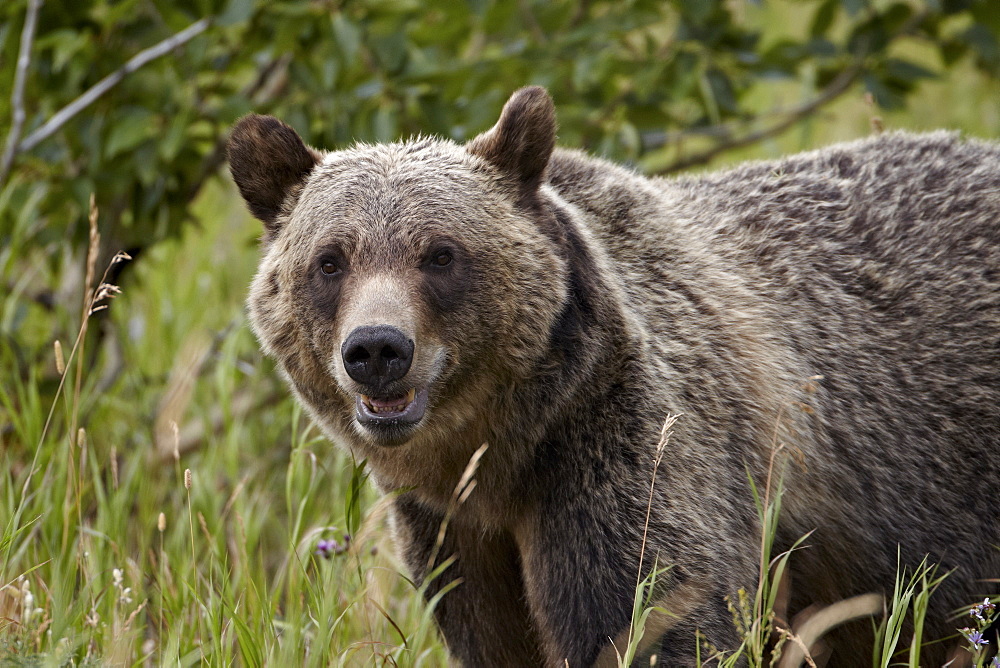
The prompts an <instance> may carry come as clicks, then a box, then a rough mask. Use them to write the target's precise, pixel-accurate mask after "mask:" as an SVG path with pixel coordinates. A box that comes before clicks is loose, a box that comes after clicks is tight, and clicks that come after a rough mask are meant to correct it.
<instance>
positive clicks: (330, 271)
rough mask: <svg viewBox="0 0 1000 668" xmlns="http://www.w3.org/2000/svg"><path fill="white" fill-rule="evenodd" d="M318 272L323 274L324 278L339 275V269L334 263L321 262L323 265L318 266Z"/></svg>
mask: <svg viewBox="0 0 1000 668" xmlns="http://www.w3.org/2000/svg"><path fill="white" fill-rule="evenodd" d="M319 270H320V271H322V272H323V274H324V275H326V276H333V275H334V274H339V273H340V267H338V266H337V265H336V264H335V263H333V262H330V261H329V260H326V261H325V262H323V264H321V265H320V267H319Z"/></svg>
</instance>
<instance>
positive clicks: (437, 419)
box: [228, 87, 568, 465]
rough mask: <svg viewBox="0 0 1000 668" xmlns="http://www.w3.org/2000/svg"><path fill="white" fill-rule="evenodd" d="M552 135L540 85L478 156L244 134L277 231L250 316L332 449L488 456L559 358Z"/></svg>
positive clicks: (275, 125)
mask: <svg viewBox="0 0 1000 668" xmlns="http://www.w3.org/2000/svg"><path fill="white" fill-rule="evenodd" d="M555 131H556V124H555V114H554V110H553V106H552V101H551V99H550V98H549V95H548V93H547V92H546V91H545V90H544V89H541V88H537V87H531V88H524V89H521V90H519V91H517V92H516V93H515V94H514V95H513V96H512V97H511V98H510V100H509V101H508V102H507V104H506V105H505V107H504V109H503V112H502V114H501V117H500V119H499V121H498V122H497V124H496V125H495V126H494V127H493V128H492V129H491V130H489V131H488V132H486V133H484V134H482V135H480V136H478V137H476V138H475V139H473V140H472V141H471V142H469V143H467V144H465V145H464V146H462V145H458V144H455V143H453V142H451V141H446V140H440V139H428V138H417V139H413V140H410V141H405V142H400V143H394V144H384V145H374V146H372V145H358V146H355V147H353V148H349V149H347V150H343V151H333V152H321V151H316V150H314V149H311V148H309V147H307V146H306V145H305V144H304V143H303V142H302V140H301V139H300V137H299V136H298V135H297V134H296V133H295V131H294V130H292V129H291V128H290V127H289V126H287V125H285V124H284V123H282V122H281V121H279V120H277V119H275V118H271V117H267V116H258V115H250V116H247V117H245V118H243V119H241V120H240V122H239V123H238V124H237V125H236V127H235V128H234V130H233V132H232V136H231V139H230V141H229V149H228V150H229V161H230V165H231V170H232V174H233V178H234V179H235V181H236V184H237V186H238V187H239V189H240V192H241V194H242V195H243V197H244V198H245V200H246V202H247V205H248V206H249V208H250V211H251V212H252V213H253V214H254V215H255V216H256V217H257V218H259V219H260V220H261V221H262V222H263V223H264V226H265V234H264V239H263V258H262V260H261V264H260V268H259V271H258V273H257V275H256V277H255V278H254V280H253V285H252V286H251V293H250V297H249V313H250V319H251V322H252V325H253V328H254V331H255V332H256V334H257V336H258V338H259V339H260V341H261V344H262V346H263V348H264V350H265V351H266V352H267V353H268V354H269V355H271V356H273V357H274V358H276V359H277V360H278V362H279V363H280V365H281V367H282V370H283V371H284V373H285V375H286V376H287V377H288V379H289V380H290V382H291V383H292V385H293V387H294V388H295V391H296V392H297V394H298V395H299V397H300V399H302V400H303V401H304V403H305V404H306V405H307V406H308V407H309V408H310V410H311V412H312V413H313V415H314V416H315V417H316V418H317V419H318V421H319V422H320V423H321V425H322V426H323V427H324V429H325V430H326V431H327V433H328V434H330V435H331V436H333V437H334V438H335V440H340V441H342V442H344V443H345V444H347V445H349V446H350V447H351V448H352V449H354V450H356V451H357V450H360V451H361V453H362V454H364V455H365V456H370V455H371V454H372V453H373V452H375V451H377V450H380V449H381V450H384V449H385V446H404V448H406V449H410V448H425V449H426V448H431V449H434V448H438V449H440V448H445V447H450V446H448V445H445V444H448V443H451V442H463V443H465V442H467V443H468V444H470V445H473V446H478V445H479V444H481V443H482V442H483V441H485V440H488V439H489V437H490V433H489V431H490V428H491V426H490V424H489V422H490V420H491V415H492V412H493V411H494V410H495V409H496V407H497V406H501V405H503V402H504V401H505V400H506V399H509V397H507V396H506V395H507V394H509V393H510V392H511V388H512V387H515V386H516V385H517V383H518V382H520V380H521V379H523V378H525V377H527V376H528V375H529V374H531V373H532V370H533V369H535V368H536V367H537V366H538V365H539V364H544V363H545V361H544V357H545V355H546V351H547V348H548V346H549V338H550V332H551V330H552V328H553V325H554V323H555V322H556V319H557V318H558V316H559V314H560V312H561V311H562V310H563V307H564V305H565V303H566V300H567V291H568V288H567V280H566V272H567V269H566V259H565V258H564V257H563V254H562V252H561V251H560V248H561V244H560V242H559V233H558V231H557V228H558V226H557V224H556V221H555V220H554V218H553V215H552V214H551V213H550V212H548V209H547V207H545V206H543V205H542V199H543V198H542V196H541V194H540V192H539V190H540V188H541V187H542V184H543V182H544V179H545V172H546V167H547V165H548V162H549V159H550V156H551V154H552V151H553V146H554V142H555ZM465 461H466V459H461V458H460V463H461V464H462V465H464V463H465Z"/></svg>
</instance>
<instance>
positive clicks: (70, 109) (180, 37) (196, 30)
mask: <svg viewBox="0 0 1000 668" xmlns="http://www.w3.org/2000/svg"><path fill="white" fill-rule="evenodd" d="M211 23H212V19H211V18H204V19H201V20H199V21H195V22H194V23H192V24H191V25H189V26H188V27H187V28H185V29H184V30H182V31H180V32H179V33H177V34H176V35H173V36H171V37H168V38H166V39H165V40H163V41H162V42H160V43H158V44H156V45H155V46H151V47H149V48H148V49H145V50H143V51H140V52H139V53H137V54H136V55H135V56H133V57H132V59H131V60H129V61H128V62H127V63H125V64H124V65H123V66H122V67H120V68H119V69H117V70H115V71H114V72H112V73H111V74H109V75H108V76H106V77H104V78H103V79H101V80H100V81H98V82H97V83H96V84H94V85H93V86H91V87H90V88H89V89H87V92H85V93H84V94H83V95H81V96H80V97H78V98H76V99H75V100H73V101H72V102H70V103H69V104H67V105H66V106H65V107H63V108H62V109H60V110H59V111H57V112H56V113H55V114H54V115H53V116H52V118H50V119H49V120H47V121H46V122H45V124H44V125H42V127H40V128H38V129H37V130H35V131H34V132H32V133H31V134H30V135H28V136H27V137H25V139H24V141H22V142H21V143H20V144H19V145H18V147H17V152H18V153H23V152H25V151H30V150H31V149H33V148H35V147H36V146H38V144H40V143H41V142H43V141H45V140H46V139H48V138H49V137H51V136H52V135H53V134H55V133H56V132H58V130H59V128H61V127H62V126H64V125H65V124H66V123H67V122H68V121H69V120H70V119H71V118H73V117H74V116H76V115H77V114H79V113H80V112H81V111H83V110H84V109H86V108H87V107H89V106H90V105H91V104H93V103H94V102H95V101H97V99H98V98H99V97H101V96H102V95H104V94H105V93H107V92H108V91H109V90H111V89H112V88H114V87H115V86H117V85H118V84H119V83H121V82H122V80H123V79H125V77H127V76H128V75H130V74H132V73H133V72H135V71H136V70H138V69H139V68H141V67H143V66H144V65H146V64H147V63H149V62H151V61H153V60H156V59H157V58H159V57H160V56H163V55H166V54H167V53H169V52H170V51H172V50H174V49H176V48H177V47H179V46H181V45H183V44H186V43H187V42H189V41H191V40H192V39H194V38H195V37H197V36H198V35H200V34H201V33H203V32H205V30H206V29H207V28H208V26H209V25H210V24H211Z"/></svg>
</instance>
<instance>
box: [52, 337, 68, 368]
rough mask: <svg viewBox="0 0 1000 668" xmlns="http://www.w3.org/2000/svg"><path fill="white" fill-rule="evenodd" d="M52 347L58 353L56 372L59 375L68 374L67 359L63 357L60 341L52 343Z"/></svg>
mask: <svg viewBox="0 0 1000 668" xmlns="http://www.w3.org/2000/svg"><path fill="white" fill-rule="evenodd" d="M52 347H53V348H54V349H55V353H56V371H57V372H59V375H60V376H61V375H63V374H64V373H66V359H65V358H64V357H63V349H62V344H61V343H59V339H56V340H55V341H53V342H52Z"/></svg>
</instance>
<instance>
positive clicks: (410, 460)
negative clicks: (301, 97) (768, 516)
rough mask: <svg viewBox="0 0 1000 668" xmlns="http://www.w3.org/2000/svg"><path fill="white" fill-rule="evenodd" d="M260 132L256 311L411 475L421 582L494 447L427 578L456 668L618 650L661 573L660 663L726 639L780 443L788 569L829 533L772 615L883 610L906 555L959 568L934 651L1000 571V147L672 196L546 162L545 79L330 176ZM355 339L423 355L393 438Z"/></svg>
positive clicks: (753, 568)
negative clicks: (325, 270) (417, 401)
mask: <svg viewBox="0 0 1000 668" xmlns="http://www.w3.org/2000/svg"><path fill="white" fill-rule="evenodd" d="M276 124H278V122H277V121H274V120H273V119H270V120H269V119H265V118H263V117H258V116H250V117H248V118H246V119H244V120H242V121H241V122H240V123H239V124H238V125H237V127H236V129H235V130H234V133H233V136H234V139H233V140H232V141H231V144H230V160H231V162H232V164H233V175H234V178H235V180H236V182H237V184H238V185H239V187H240V191H241V192H242V193H243V195H244V197H246V198H247V201H248V204H249V205H250V208H251V211H254V212H255V214H256V215H258V216H259V217H261V218H262V219H263V220H264V222H265V224H267V226H268V229H269V235H268V237H267V239H266V240H265V246H264V255H263V259H262V261H261V265H260V270H259V272H258V274H257V276H256V277H255V279H254V282H253V286H252V288H251V295H250V299H249V307H250V316H251V321H252V323H253V326H254V329H255V332H256V333H257V335H258V337H259V339H260V341H261V343H262V346H263V348H264V350H265V351H266V352H267V353H268V354H270V355H272V356H274V357H275V358H276V359H277V360H278V361H279V363H280V365H281V368H282V370H283V372H284V373H285V374H286V376H287V377H288V379H289V381H290V383H291V385H292V387H293V389H294V390H295V392H296V394H297V395H298V397H299V398H300V399H301V400H302V402H303V403H304V405H305V406H306V407H307V408H308V409H309V410H310V411H311V413H312V415H313V416H314V418H315V419H316V420H317V422H318V423H319V424H320V425H322V427H323V428H324V430H325V431H326V433H327V434H328V435H329V436H330V437H331V438H332V439H333V440H334V441H336V442H338V443H340V444H342V445H344V446H346V447H348V448H350V449H351V450H352V451H353V452H355V453H356V455H357V456H358V457H359V458H366V459H367V460H368V462H369V465H370V467H371V470H372V472H373V475H374V478H375V479H376V481H377V483H378V485H379V486H380V487H381V488H382V489H383V490H386V491H389V490H396V489H401V488H412V489H410V490H409V491H406V492H404V493H401V494H400V495H399V496H398V499H397V501H396V503H395V510H394V525H395V527H396V533H397V538H398V541H399V548H400V551H401V553H402V555H403V557H404V558H405V560H406V561H407V563H408V565H409V566H410V568H411V569H412V570H413V573H414V575H415V576H416V577H417V578H422V577H423V576H424V574H425V572H426V567H427V562H428V559H429V558H430V556H431V554H432V553H433V550H434V541H435V539H436V536H437V534H438V527H439V526H440V524H441V521H442V520H443V518H444V514H445V511H446V508H447V507H448V502H449V500H450V498H451V494H452V491H453V489H454V487H455V484H456V483H457V482H458V480H459V478H460V476H461V475H462V472H463V470H464V469H465V466H466V464H467V462H468V461H469V458H470V457H471V456H472V454H473V452H475V451H476V449H477V448H479V446H480V445H481V444H483V443H487V442H488V443H489V444H490V448H489V449H488V450H487V452H486V454H485V455H484V457H483V459H482V461H481V462H480V464H479V468H478V470H477V473H476V480H477V484H478V485H477V487H476V489H475V490H474V491H473V493H472V494H471V496H469V498H468V500H467V501H466V502H465V503H464V504H463V505H462V506H461V508H460V509H459V511H458V513H457V515H456V516H455V517H454V518H453V519H452V522H451V524H450V526H449V529H448V532H447V536H446V540H445V544H444V545H443V546H442V549H441V550H440V553H439V558H438V562H440V560H441V559H444V558H447V557H451V556H454V557H455V563H454V564H453V565H451V566H450V567H449V568H448V569H447V570H445V571H444V574H443V575H442V576H440V577H439V578H438V581H437V582H434V583H432V584H431V586H430V587H429V591H430V593H431V594H433V593H434V592H436V591H439V589H440V587H441V586H442V585H443V584H445V583H447V582H450V581H453V580H455V579H456V578H461V584H459V585H458V586H457V587H456V588H455V589H454V590H452V591H451V592H449V593H448V594H447V595H445V596H444V598H443V599H442V601H441V602H440V603H439V605H438V607H437V609H436V611H435V612H436V615H437V618H438V621H439V623H440V626H441V629H442V631H443V634H444V637H445V639H446V641H447V643H448V646H449V649H450V650H451V652H452V653H453V655H454V656H455V657H456V658H457V659H458V660H460V661H461V662H463V663H464V664H466V665H476V666H479V665H498V666H511V665H525V666H529V665H538V664H540V663H544V664H546V665H551V666H556V665H558V666H562V665H564V662H565V661H568V662H569V665H570V666H586V665H590V664H592V663H594V662H595V661H597V660H598V657H599V655H601V654H602V651H604V655H603V656H604V657H607V656H608V654H607V652H606V651H605V650H606V648H607V646H608V644H609V642H610V641H609V638H614V637H619V634H620V633H621V632H622V631H623V629H625V628H626V627H627V625H628V623H629V618H630V614H631V606H632V599H633V595H634V588H635V583H636V575H637V574H638V573H640V572H641V573H643V574H645V573H648V572H649V569H651V568H652V567H653V564H654V563H658V564H659V565H660V566H665V565H669V566H670V567H671V568H670V570H669V571H668V572H667V573H666V574H665V575H664V576H663V577H662V578H661V579H660V581H659V590H660V593H659V595H658V596H659V597H660V598H661V600H666V601H671V600H673V601H677V602H678V605H679V607H680V608H681V610H679V611H678V612H680V613H681V614H680V615H679V617H677V618H676V619H671V620H670V623H663V624H657V625H656V626H657V627H658V628H659V629H660V630H662V631H663V635H662V639H661V646H660V647H659V648H658V650H657V652H658V655H659V660H660V665H668V666H674V665H676V666H688V665H692V663H693V661H694V655H695V641H694V637H695V629H696V628H697V629H700V630H701V631H702V633H703V634H704V635H705V636H706V637H707V639H708V640H709V641H710V642H711V643H713V644H714V645H716V646H718V647H720V648H729V649H733V648H735V647H736V646H737V645H738V638H737V636H736V631H735V629H734V627H733V624H732V619H731V616H730V613H729V611H728V610H727V608H726V602H725V597H726V596H731V595H733V594H735V592H736V591H737V590H738V589H739V588H741V587H742V588H745V589H748V590H752V589H753V588H754V587H755V586H756V574H757V570H758V564H757V558H758V556H757V555H758V550H759V544H760V536H759V526H758V521H757V516H756V512H755V510H754V505H753V499H752V495H751V492H750V489H749V485H748V483H747V472H748V471H749V473H750V475H752V476H753V477H754V478H755V480H756V481H757V482H758V484H762V483H763V480H764V477H765V470H766V465H767V458H768V455H769V453H770V451H771V448H772V447H773V445H774V444H775V443H782V444H784V445H785V446H786V448H787V451H788V452H792V453H794V454H795V459H796V460H797V461H798V463H797V464H792V465H791V466H789V467H788V468H787V470H786V475H785V485H786V487H787V494H786V496H785V501H784V507H783V509H782V517H781V525H780V529H779V535H778V539H777V540H778V544H777V545H776V550H781V549H785V548H787V547H789V546H790V545H791V543H792V542H793V541H794V540H796V539H797V538H798V537H800V536H802V535H803V534H805V533H806V532H808V531H813V530H814V531H815V533H814V534H813V536H812V537H811V538H810V540H809V547H808V549H805V550H802V551H800V552H797V553H796V554H795V555H794V556H793V557H792V561H791V564H792V578H791V580H792V582H791V592H792V600H791V603H790V606H789V614H794V613H795V612H796V611H797V610H801V609H802V608H804V607H805V606H806V605H809V604H812V603H819V604H822V603H830V602H834V601H836V600H838V599H840V598H844V597H847V596H851V595H855V594H859V593H864V592H868V591H891V589H892V585H893V581H894V577H895V574H896V571H897V562H896V555H897V547H898V549H899V552H900V555H901V561H902V563H903V564H904V565H908V566H914V565H915V564H917V563H919V562H920V560H921V559H922V558H923V557H924V555H930V559H931V560H932V561H933V562H936V563H940V564H941V566H942V568H945V569H951V568H954V569H956V570H955V572H954V573H953V574H952V575H951V576H950V577H949V578H948V580H947V581H946V583H945V584H944V585H943V586H942V588H941V589H940V590H939V591H938V593H937V594H935V596H934V597H933V598H932V599H931V601H932V608H931V611H930V614H929V616H928V626H927V631H928V637H932V638H933V637H940V636H943V635H946V634H948V633H949V631H950V629H952V628H953V627H954V624H953V623H952V622H949V621H948V619H947V616H948V613H949V611H950V610H952V609H953V608H956V607H958V606H959V605H963V604H968V603H970V602H971V601H973V600H974V599H975V598H976V597H977V596H979V595H981V594H983V593H984V591H983V590H984V589H988V585H984V584H982V583H981V579H982V578H985V577H997V576H998V575H1000V551H998V550H996V549H995V548H994V547H992V545H993V544H996V543H997V542H1000V519H998V517H1000V514H998V513H997V512H996V510H995V508H996V501H995V490H994V488H995V485H996V482H997V481H998V480H1000V460H998V459H997V457H996V456H995V450H996V446H997V443H998V440H1000V224H998V220H1000V148H998V147H997V146H995V145H992V144H987V143H980V142H972V141H969V142H962V141H960V140H959V139H958V138H956V137H955V136H954V135H950V134H946V133H935V134H929V135H923V136H911V135H906V134H890V135H886V136H882V137H879V138H873V139H870V140H865V141H861V142H856V143H852V144H844V145H840V146H835V147H831V148H828V149H824V150H822V151H817V152H813V153H807V154H803V155H800V156H793V157H791V158H787V159H785V160H781V161H776V162H770V163H757V164H751V165H747V166H744V167H741V168H738V169H736V170H733V171H729V172H725V173H722V174H719V175H711V176H707V177H701V178H696V179H681V180H674V181H666V180H658V179H648V178H644V177H642V176H640V175H637V174H635V173H634V172H631V171H628V170H626V169H623V168H621V167H617V166H614V165H611V164H609V163H607V162H603V161H601V160H597V159H594V158H591V157H588V156H585V155H583V154H582V153H578V152H574V151H566V150H561V149H555V150H553V148H552V145H553V141H554V137H555V121H554V114H553V110H552V104H551V100H550V99H549V97H548V95H547V94H546V93H545V92H544V91H543V90H541V89H538V88H528V89H523V90H521V91H518V92H517V93H515V94H514V96H513V97H512V98H511V101H510V102H508V104H507V106H506V107H505V108H504V111H503V113H502V115H501V118H500V121H499V122H498V123H497V125H496V126H495V127H494V128H493V129H492V130H490V131H489V132H487V133H485V134H484V135H481V136H480V137H477V138H476V139H474V140H473V141H472V142H470V143H469V144H468V145H467V146H465V147H462V146H458V145H456V144H453V143H451V142H448V141H444V140H437V139H416V140H412V141H409V142H402V143H398V144H389V145H376V146H365V145H360V146H357V147H354V148H351V149H348V150H345V151H339V152H332V153H327V154H323V155H319V154H314V153H313V152H312V151H311V150H310V149H308V148H306V147H305V146H304V145H303V144H302V143H301V140H298V139H297V137H296V138H295V141H292V139H291V137H290V136H289V135H288V132H290V130H286V128H287V126H283V125H280V124H278V125H276ZM266 128H271V129H272V130H273V129H274V128H279V129H277V130H273V131H270V132H265V131H264V130H263V129H266ZM442 248H444V249H447V251H448V252H449V253H450V254H451V257H453V258H454V260H453V262H451V263H450V264H448V266H447V267H437V266H435V265H433V263H432V262H431V261H430V260H429V258H432V257H435V254H436V253H439V252H440V251H441V249H442ZM322 262H326V263H328V264H332V265H336V266H337V267H338V269H339V271H338V273H337V274H336V276H335V277H332V278H331V277H330V276H326V275H323V274H322V273H321V272H320V271H319V266H320V264H321V263H322ZM374 325H386V326H391V327H393V328H395V329H396V330H398V331H400V332H402V333H403V334H404V335H405V336H406V337H408V338H409V339H410V340H412V341H413V342H414V346H415V347H414V351H415V352H414V354H413V362H412V367H411V368H410V370H409V372H408V373H407V376H406V377H405V378H404V379H402V380H400V381H398V383H397V384H396V385H393V391H394V392H396V393H402V392H405V391H406V390H407V389H408V388H409V387H425V388H427V389H428V397H429V399H428V409H427V413H426V415H424V417H423V419H422V420H421V422H420V423H419V425H417V426H416V427H415V428H413V429H410V430H408V431H400V432H394V435H393V436H391V437H382V436H379V435H377V434H373V433H372V432H370V431H368V430H366V428H364V427H363V426H361V425H360V424H359V423H358V422H357V420H356V419H355V399H354V397H355V394H356V393H359V392H361V393H364V392H365V389H364V387H362V386H361V385H359V383H357V382H355V381H354V380H353V379H352V378H351V377H349V376H348V374H347V373H346V372H345V370H344V365H343V363H342V360H341V354H342V350H341V344H342V342H343V341H344V340H345V338H346V337H347V336H348V335H349V334H350V333H351V332H352V331H354V330H355V329H356V328H358V327H366V326H374ZM814 376H822V380H819V381H818V382H813V381H810V380H809V379H810V378H812V377H814ZM676 413H681V414H682V415H683V417H682V418H681V419H680V421H679V422H678V423H677V426H676V428H675V434H674V436H673V437H672V439H671V441H670V443H669V445H668V446H667V451H666V454H665V456H664V459H663V462H662V463H661V465H660V468H659V470H658V474H657V478H656V487H655V490H654V494H653V500H652V504H651V506H650V509H649V510H650V522H649V532H648V538H647V542H646V547H645V552H644V554H645V555H646V556H645V559H644V560H643V563H642V564H641V565H640V563H639V554H640V550H641V548H642V540H643V527H644V522H645V518H646V511H647V500H648V498H649V484H650V476H651V474H652V466H653V458H654V456H655V447H656V443H657V441H658V430H659V427H660V425H661V423H662V422H663V420H664V418H665V417H666V416H667V414H676ZM858 628H860V626H859V627H858ZM863 635H864V634H863V633H861V634H858V633H850V630H848V631H847V632H845V633H842V634H841V637H840V638H838V639H835V642H833V643H832V644H833V646H834V652H835V654H834V658H833V660H834V662H835V664H836V665H847V666H849V665H861V664H862V663H864V662H865V661H866V659H865V657H866V656H870V648H869V647H864V644H863V642H861V641H857V638H860V637H863ZM934 651H935V650H934V649H931V650H929V652H930V653H931V654H933V652H934ZM928 657H929V658H930V659H931V660H933V657H931V656H930V655H928Z"/></svg>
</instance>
